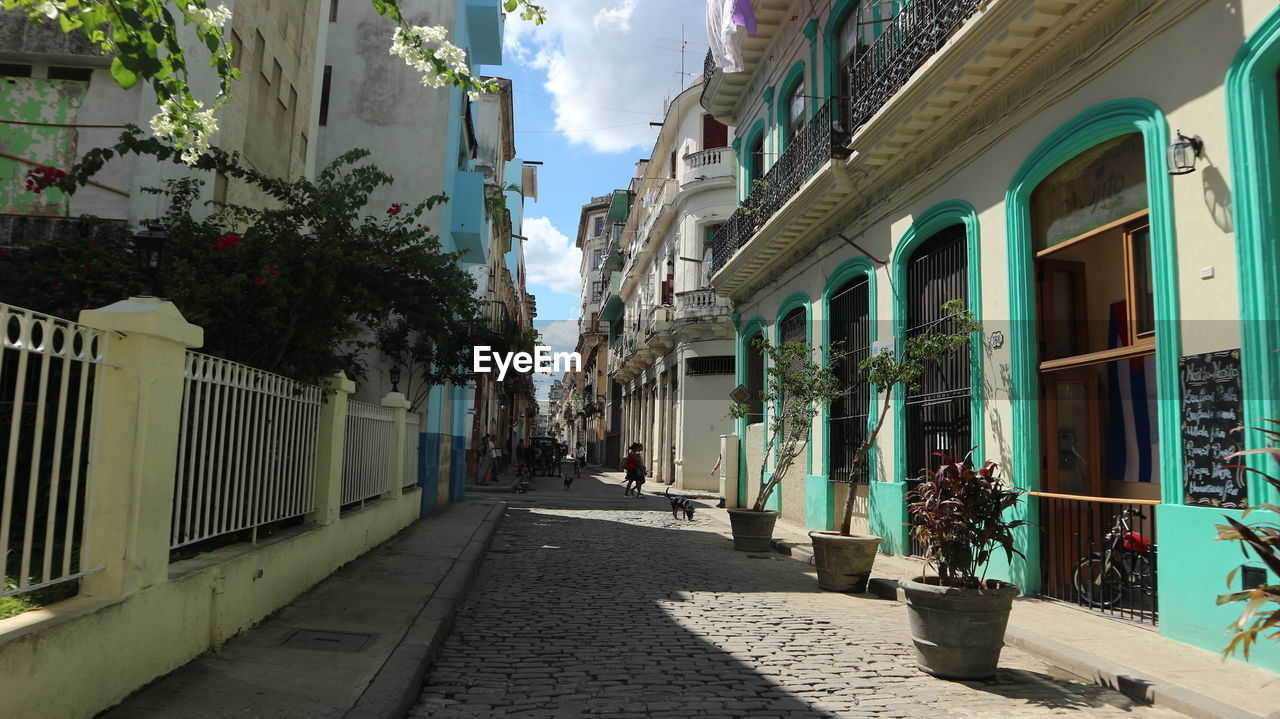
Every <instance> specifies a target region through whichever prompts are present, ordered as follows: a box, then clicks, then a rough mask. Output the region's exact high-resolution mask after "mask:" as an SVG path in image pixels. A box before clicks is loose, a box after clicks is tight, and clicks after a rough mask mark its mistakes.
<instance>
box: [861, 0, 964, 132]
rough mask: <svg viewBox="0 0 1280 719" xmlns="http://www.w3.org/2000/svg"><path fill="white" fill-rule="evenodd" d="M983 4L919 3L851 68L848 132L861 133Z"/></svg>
mask: <svg viewBox="0 0 1280 719" xmlns="http://www.w3.org/2000/svg"><path fill="white" fill-rule="evenodd" d="M983 1H984V0H916V2H914V3H911V4H910V5H909V6H907V7H905V8H903V9H902V10H901V11H900V12H899V13H898V14H897V15H896V16H894V18H893V20H892V21H891V22H890V23H889V25H888V27H886V28H885V29H884V32H882V33H881V34H880V37H878V38H876V40H875V42H873V43H872V44H871V45H870V47H868V48H867V49H866V50H865V51H864V52H863V53H862V55H861V56H860V57H859V58H858V60H857V61H856V62H854V63H853V65H852V66H851V67H850V68H849V77H848V82H849V89H850V92H849V100H848V102H849V105H848V109H847V113H848V114H847V117H848V118H849V127H850V129H851V130H852V131H856V130H857V129H858V128H860V127H862V126H863V125H864V124H866V123H867V121H868V120H870V119H871V117H872V116H873V115H875V114H876V112H877V111H878V110H879V109H880V108H881V107H883V106H884V105H885V104H886V103H888V102H889V99H890V98H892V97H893V96H894V94H895V93H897V92H898V90H901V89H902V87H903V86H904V85H906V84H907V81H908V80H910V79H911V76H912V75H913V74H915V72H916V70H918V69H920V66H921V65H924V63H925V61H926V60H928V59H929V58H930V57H932V56H933V54H934V53H936V52H937V51H938V50H939V49H941V48H942V46H943V45H944V44H946V42H947V40H948V39H950V38H951V36H952V34H954V33H955V31H956V30H958V29H959V28H960V26H961V25H963V24H964V22H965V21H966V20H968V19H969V18H970V17H971V16H972V15H973V13H974V12H975V11H976V10H977V9H978V5H979V4H980V3H981V2H983Z"/></svg>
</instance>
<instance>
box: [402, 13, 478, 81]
mask: <svg viewBox="0 0 1280 719" xmlns="http://www.w3.org/2000/svg"><path fill="white" fill-rule="evenodd" d="M447 36H448V30H446V29H445V28H444V27H443V26H441V25H419V26H417V27H412V28H410V29H409V30H407V31H406V30H405V29H404V28H402V27H398V28H396V31H395V33H394V34H393V35H392V36H391V49H390V50H389V51H388V52H389V53H390V54H392V55H395V56H396V57H400V58H403V59H404V61H405V64H407V65H408V66H409V67H411V68H413V69H415V70H417V71H419V72H421V73H422V84H423V85H425V86H427V87H443V86H444V85H445V84H446V83H448V82H449V76H448V75H447V74H445V73H443V72H440V71H438V70H437V66H436V63H435V62H433V60H438V61H439V62H441V63H443V64H444V65H445V67H447V68H448V69H449V70H451V71H453V72H454V73H456V74H460V75H470V74H471V70H470V69H469V68H468V67H467V53H466V52H465V51H464V50H463V49H462V48H460V47H458V46H457V45H454V44H453V43H451V42H449V41H448V40H447V39H446V38H447ZM428 43H434V44H436V45H437V46H438V47H437V48H435V49H432V48H430V47H428V46H427V45H428ZM472 94H473V95H474V93H472Z"/></svg>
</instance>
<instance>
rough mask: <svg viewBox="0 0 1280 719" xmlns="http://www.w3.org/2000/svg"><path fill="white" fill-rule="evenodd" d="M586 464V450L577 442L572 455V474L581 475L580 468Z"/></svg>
mask: <svg viewBox="0 0 1280 719" xmlns="http://www.w3.org/2000/svg"><path fill="white" fill-rule="evenodd" d="M586 466H587V450H586V449H585V448H583V446H582V445H581V444H579V445H578V448H577V450H575V451H574V456H573V471H574V476H575V477H581V476H582V468H583V467H586Z"/></svg>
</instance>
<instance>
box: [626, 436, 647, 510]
mask: <svg viewBox="0 0 1280 719" xmlns="http://www.w3.org/2000/svg"><path fill="white" fill-rule="evenodd" d="M623 467H624V468H625V469H626V470H627V477H626V481H625V482H623V485H624V486H625V490H624V491H623V493H622V496H624V497H629V496H631V492H632V491H633V490H634V491H635V493H636V494H635V496H637V497H639V496H640V487H642V486H644V475H645V466H644V445H643V444H640V443H639V442H634V443H632V445H631V447H630V451H628V452H627V461H626V462H625V463H624V464H623Z"/></svg>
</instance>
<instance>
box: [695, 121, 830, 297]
mask: <svg viewBox="0 0 1280 719" xmlns="http://www.w3.org/2000/svg"><path fill="white" fill-rule="evenodd" d="M837 108H838V106H837V104H836V101H835V100H828V101H827V102H826V103H824V104H823V106H822V108H821V109H820V110H818V112H817V114H816V115H814V117H813V120H812V121H810V122H809V124H808V125H807V126H805V128H804V129H803V130H801V131H800V134H799V135H797V136H796V137H795V139H793V140H792V141H791V145H790V146H788V147H787V149H786V151H785V152H783V153H782V156H781V157H779V158H778V161H777V162H775V163H774V164H773V167H771V168H769V171H768V172H766V173H765V175H764V177H762V178H760V179H758V180H756V181H755V182H754V183H753V184H752V187H751V192H749V193H747V197H746V199H745V200H743V201H742V205H741V206H739V207H738V209H737V210H735V211H734V213H733V214H732V215H730V216H729V219H728V221H726V222H725V223H724V224H723V225H722V226H721V227H720V229H719V230H718V231H717V232H716V234H715V237H714V238H712V240H711V247H712V271H713V272H719V271H720V268H722V267H724V265H725V263H726V262H728V261H729V258H730V257H732V256H733V255H734V253H736V252H737V251H738V250H739V249H741V247H742V246H743V245H745V244H746V243H747V241H748V240H750V239H751V236H752V235H753V234H755V231H756V230H757V229H759V228H760V226H761V225H763V224H764V223H765V222H766V221H767V220H768V219H769V218H770V217H772V216H773V215H774V213H776V212H777V211H778V210H779V209H781V208H782V206H783V205H785V204H786V203H787V200H790V199H791V198H792V197H794V196H795V194H796V192H798V191H799V190H800V186H801V185H803V184H804V183H805V181H806V180H808V179H809V178H810V177H811V176H813V173H815V172H817V171H818V169H819V168H821V167H822V166H823V165H824V164H825V163H826V162H827V161H828V160H830V159H831V158H833V157H844V156H845V155H848V154H849V150H848V148H847V147H846V145H847V144H848V141H849V133H848V132H847V131H846V130H845V129H844V126H843V124H842V123H841V122H840V118H839V117H838V116H837V115H838V114H839V113H838V111H837Z"/></svg>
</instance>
